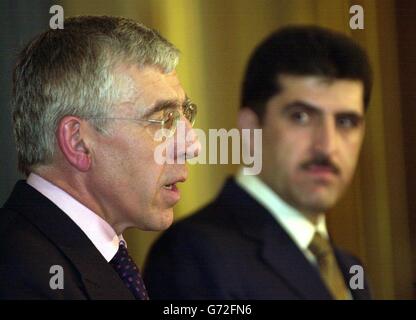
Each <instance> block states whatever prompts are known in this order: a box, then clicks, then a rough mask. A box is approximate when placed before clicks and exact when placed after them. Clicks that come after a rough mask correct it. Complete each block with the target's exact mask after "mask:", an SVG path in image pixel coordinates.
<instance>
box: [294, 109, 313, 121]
mask: <svg viewBox="0 0 416 320" xmlns="http://www.w3.org/2000/svg"><path fill="white" fill-rule="evenodd" d="M290 118H291V120H292V121H293V122H295V123H298V124H307V123H309V121H310V118H311V117H310V115H309V114H308V113H307V112H305V111H298V112H293V113H292V114H291V115H290Z"/></svg>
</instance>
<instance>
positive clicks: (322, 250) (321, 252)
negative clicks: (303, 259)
mask: <svg viewBox="0 0 416 320" xmlns="http://www.w3.org/2000/svg"><path fill="white" fill-rule="evenodd" d="M309 250H310V251H311V252H312V253H313V254H314V255H315V257H316V258H317V259H318V261H319V260H322V259H324V258H325V257H326V256H327V255H328V254H331V252H332V248H331V245H330V244H329V241H328V240H326V239H325V238H324V237H322V236H321V235H320V233H319V232H315V234H314V236H313V238H312V241H311V242H310V244H309Z"/></svg>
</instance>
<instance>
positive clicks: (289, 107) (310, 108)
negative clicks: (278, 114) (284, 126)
mask: <svg viewBox="0 0 416 320" xmlns="http://www.w3.org/2000/svg"><path fill="white" fill-rule="evenodd" d="M294 108H301V109H303V110H306V111H309V112H313V113H322V111H321V110H320V108H319V107H318V106H315V105H313V104H310V103H307V102H305V101H300V100H296V101H293V102H291V103H288V104H287V105H285V106H284V108H283V109H282V112H283V113H286V112H288V111H290V110H292V109H294Z"/></svg>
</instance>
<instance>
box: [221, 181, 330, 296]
mask: <svg viewBox="0 0 416 320" xmlns="http://www.w3.org/2000/svg"><path fill="white" fill-rule="evenodd" d="M222 195H223V197H224V198H223V199H222V200H223V201H228V202H230V201H232V202H233V204H232V205H230V204H229V207H230V208H236V210H235V211H233V215H234V219H235V223H236V225H237V226H238V227H239V229H240V230H241V232H242V233H243V234H244V235H245V236H246V237H249V238H252V239H253V240H255V241H258V242H259V243H260V245H261V247H262V249H261V253H260V257H259V259H261V260H262V261H263V262H264V264H266V265H267V266H268V267H269V268H271V269H272V270H273V272H274V273H275V274H276V276H277V277H280V278H281V279H282V280H283V281H284V282H285V283H286V284H287V286H288V288H290V289H291V290H292V291H293V292H294V293H295V294H296V295H297V296H299V298H300V299H332V298H331V295H330V293H329V292H328V290H327V289H326V287H325V285H324V284H323V282H322V280H321V278H320V275H319V272H318V271H317V270H316V269H315V267H313V266H312V265H311V264H310V263H309V261H308V260H307V259H306V258H305V256H304V254H303V253H302V252H301V251H300V249H299V248H298V247H297V246H296V244H295V243H294V242H293V241H292V239H291V238H290V237H289V235H288V234H287V233H286V232H285V231H284V230H283V228H282V227H281V226H280V225H279V223H278V222H277V221H276V220H275V219H274V218H273V217H272V215H271V214H270V213H269V212H268V211H267V210H266V209H265V208H264V207H263V206H261V205H260V204H259V203H258V202H257V201H256V200H255V199H253V198H252V197H251V196H250V195H249V194H247V193H246V192H245V191H244V190H242V189H241V188H240V187H239V186H238V185H237V184H236V183H235V182H234V181H233V180H232V179H230V180H228V182H227V183H226V186H225V187H224V190H223V192H222Z"/></svg>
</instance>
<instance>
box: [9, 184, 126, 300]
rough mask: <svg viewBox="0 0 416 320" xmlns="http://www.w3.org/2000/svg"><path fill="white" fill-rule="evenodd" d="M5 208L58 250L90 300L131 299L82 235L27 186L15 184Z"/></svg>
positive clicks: (71, 223) (115, 274)
mask: <svg viewBox="0 0 416 320" xmlns="http://www.w3.org/2000/svg"><path fill="white" fill-rule="evenodd" d="M4 207H7V208H10V209H12V210H15V211H17V212H19V213H20V214H22V215H23V216H25V217H26V218H27V219H28V220H29V221H30V222H31V223H32V224H33V225H35V226H36V227H37V228H38V229H39V230H40V231H41V232H42V233H43V234H44V235H45V237H46V238H48V239H49V241H51V242H52V243H53V244H54V245H55V246H56V247H58V249H59V250H60V251H61V252H62V253H63V255H65V256H66V258H67V259H68V260H69V261H70V262H71V264H72V265H73V266H74V268H75V269H76V270H77V271H78V273H79V280H80V283H81V284H82V286H83V287H84V289H85V291H86V294H87V296H88V297H89V298H90V299H133V298H134V297H133V295H132V294H131V293H130V291H129V290H128V288H127V287H126V286H125V285H124V283H123V282H122V281H121V279H120V278H119V277H118V275H117V273H116V272H115V271H114V270H113V268H112V267H111V265H109V263H107V261H106V260H105V259H104V257H103V256H102V255H101V254H100V252H99V251H98V250H97V249H96V248H95V246H94V245H93V243H92V242H91V241H90V240H89V239H88V237H87V236H86V235H85V234H84V233H83V231H82V230H81V229H80V228H79V227H78V226H77V225H76V224H75V223H74V222H73V221H72V220H71V219H70V218H69V217H68V216H67V215H66V214H65V213H64V212H62V211H61V210H60V209H59V208H58V207H57V206H56V205H55V204H54V203H52V202H51V201H50V200H49V199H47V198H46V197H44V196H43V195H42V194H41V193H39V192H38V191H37V190H35V189H34V188H32V187H31V186H29V185H28V184H27V183H26V182H24V181H19V182H18V183H17V184H16V186H15V189H14V190H13V192H12V194H11V196H10V198H9V200H8V201H7V202H6V203H5V205H4Z"/></svg>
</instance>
